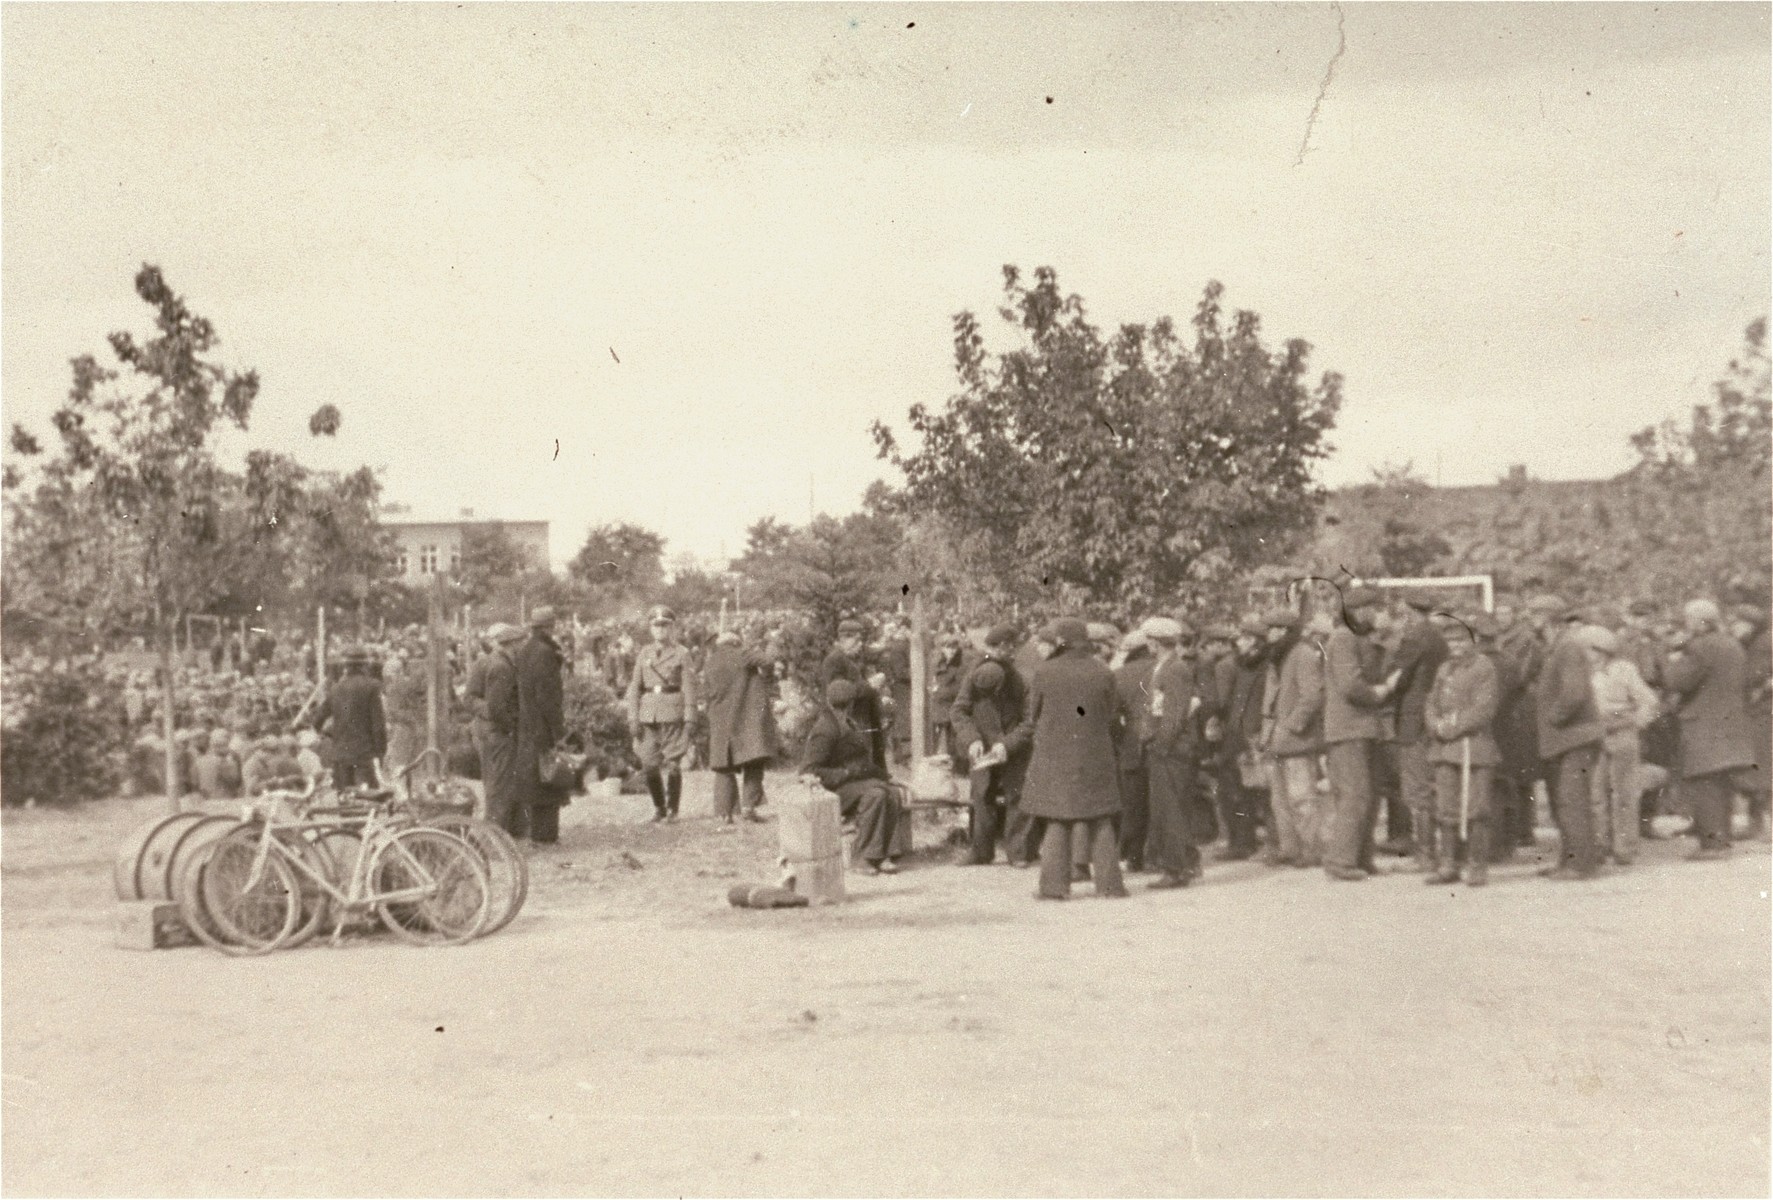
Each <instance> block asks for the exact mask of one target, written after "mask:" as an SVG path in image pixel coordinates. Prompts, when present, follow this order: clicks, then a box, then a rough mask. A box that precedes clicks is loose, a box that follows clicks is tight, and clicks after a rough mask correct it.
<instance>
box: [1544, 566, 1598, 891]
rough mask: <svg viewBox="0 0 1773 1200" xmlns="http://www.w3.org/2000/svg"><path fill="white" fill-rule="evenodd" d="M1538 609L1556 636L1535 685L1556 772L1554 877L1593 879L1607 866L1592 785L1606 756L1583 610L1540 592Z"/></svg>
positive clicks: (1553, 795)
mask: <svg viewBox="0 0 1773 1200" xmlns="http://www.w3.org/2000/svg"><path fill="white" fill-rule="evenodd" d="M1533 608H1534V610H1535V611H1536V612H1539V613H1542V614H1543V615H1544V616H1545V618H1546V619H1547V622H1548V624H1547V632H1548V634H1549V636H1550V639H1551V645H1550V649H1549V650H1548V651H1547V652H1546V655H1545V665H1544V666H1542V667H1541V668H1540V669H1539V678H1538V680H1537V682H1536V684H1535V689H1534V692H1535V694H1534V704H1535V710H1536V713H1537V716H1538V729H1539V753H1540V754H1541V755H1543V756H1544V758H1545V762H1546V770H1547V771H1548V772H1549V774H1550V775H1551V780H1550V784H1551V805H1552V814H1553V815H1554V816H1555V817H1556V818H1557V826H1558V865H1557V866H1556V867H1553V868H1551V869H1550V870H1548V871H1546V872H1545V874H1546V875H1547V876H1549V877H1550V878H1552V879H1560V880H1570V879H1588V878H1591V877H1593V876H1594V874H1595V873H1596V872H1598V871H1599V870H1600V868H1601V862H1600V845H1599V843H1598V842H1597V841H1596V840H1595V831H1594V819H1593V802H1592V789H1593V787H1594V773H1595V768H1596V766H1597V765H1598V764H1599V762H1600V749H1601V738H1602V735H1603V733H1604V730H1603V729H1602V728H1601V718H1600V713H1599V712H1598V711H1597V710H1596V709H1595V703H1594V677H1593V673H1592V672H1591V671H1590V669H1589V664H1588V652H1587V651H1586V650H1584V649H1583V647H1582V643H1581V642H1580V641H1579V640H1577V637H1576V627H1577V624H1578V623H1579V621H1580V614H1579V613H1577V612H1576V610H1575V609H1573V608H1571V607H1569V606H1568V605H1565V604H1563V603H1562V601H1559V600H1557V599H1556V598H1555V597H1552V598H1545V597H1536V598H1535V600H1534V602H1533Z"/></svg>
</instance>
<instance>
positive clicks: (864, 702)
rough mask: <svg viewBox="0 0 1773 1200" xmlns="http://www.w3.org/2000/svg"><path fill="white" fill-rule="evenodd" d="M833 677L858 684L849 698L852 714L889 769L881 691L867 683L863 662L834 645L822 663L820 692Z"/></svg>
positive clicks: (876, 755)
mask: <svg viewBox="0 0 1773 1200" xmlns="http://www.w3.org/2000/svg"><path fill="white" fill-rule="evenodd" d="M833 679H847V680H849V681H850V682H851V683H853V684H855V685H856V698H855V699H854V700H852V701H850V705H849V717H850V720H852V721H854V722H855V723H856V726H857V728H859V729H860V730H861V731H862V732H863V733H864V734H866V735H867V737H868V745H869V748H870V750H871V752H872V753H873V755H874V761H875V762H876V763H878V764H879V765H880V768H881V770H882V771H883V772H884V771H885V770H886V716H885V713H884V712H883V711H882V708H881V704H880V693H879V692H877V691H875V690H874V685H873V684H871V683H869V682H868V675H867V672H865V671H864V670H863V669H862V664H861V663H859V662H857V661H856V660H855V659H853V658H851V657H850V656H849V655H848V654H845V653H844V652H843V650H842V649H841V648H839V647H833V648H832V650H831V653H829V654H827V655H826V656H825V661H824V662H822V663H820V664H819V691H820V692H821V693H823V692H824V690H825V689H826V688H827V687H829V686H830V685H831V681H832V680H833Z"/></svg>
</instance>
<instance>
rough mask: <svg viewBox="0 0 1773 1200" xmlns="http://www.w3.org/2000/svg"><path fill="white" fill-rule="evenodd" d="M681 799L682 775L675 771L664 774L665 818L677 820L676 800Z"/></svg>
mask: <svg viewBox="0 0 1773 1200" xmlns="http://www.w3.org/2000/svg"><path fill="white" fill-rule="evenodd" d="M682 799H683V776H682V774H680V773H679V772H677V771H673V772H671V773H670V774H669V775H667V776H665V819H666V820H668V821H675V820H677V802H678V801H679V800H682Z"/></svg>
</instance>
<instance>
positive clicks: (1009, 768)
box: [949, 625, 1038, 867]
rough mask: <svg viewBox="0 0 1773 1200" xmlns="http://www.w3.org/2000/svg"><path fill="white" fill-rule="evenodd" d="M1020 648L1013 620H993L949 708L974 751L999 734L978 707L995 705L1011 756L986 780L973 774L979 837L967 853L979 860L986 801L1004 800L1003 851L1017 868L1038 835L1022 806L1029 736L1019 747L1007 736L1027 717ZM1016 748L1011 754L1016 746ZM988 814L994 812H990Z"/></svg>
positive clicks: (1001, 802) (962, 741)
mask: <svg viewBox="0 0 1773 1200" xmlns="http://www.w3.org/2000/svg"><path fill="white" fill-rule="evenodd" d="M1015 647H1016V629H1015V626H1013V625H994V626H992V627H991V629H990V630H989V631H988V632H987V633H986V634H985V657H984V658H983V659H981V660H980V661H979V662H978V663H976V664H974V665H973V666H972V667H971V668H970V669H969V670H968V671H967V673H966V676H965V677H964V678H963V679H962V680H961V682H960V688H959V690H958V691H956V692H955V695H954V705H953V707H952V708H950V709H949V719H950V720H951V721H952V722H953V724H954V733H955V739H956V740H957V741H958V742H959V743H960V745H961V746H962V747H963V748H964V749H966V750H971V748H972V744H973V743H974V742H978V743H980V744H981V746H983V748H984V749H986V750H989V749H991V747H992V745H993V744H995V741H996V739H989V740H988V739H987V736H986V735H987V733H988V732H989V731H990V727H991V724H992V723H993V722H991V721H985V723H984V725H983V726H982V724H981V722H982V720H984V718H983V714H982V713H981V712H980V711H979V710H980V708H981V707H982V706H984V705H987V704H988V705H989V706H990V707H991V709H992V713H991V716H992V717H993V718H995V722H994V723H995V725H996V726H997V728H998V729H999V730H1000V731H1001V733H1002V735H1003V737H1004V738H1005V739H1006V740H1005V742H1004V750H1005V753H1006V754H1008V758H1007V760H1006V761H1005V762H1004V763H1003V764H1002V765H1000V766H995V767H992V768H991V769H990V771H989V773H987V774H985V776H984V779H983V781H982V782H981V780H980V776H979V774H977V773H974V774H973V775H972V779H971V780H970V785H971V787H972V789H973V791H972V796H973V806H974V813H975V815H974V818H973V820H974V825H973V836H974V841H973V843H972V845H971V846H970V847H969V848H968V858H969V859H970V860H971V861H979V856H980V854H982V853H983V849H982V847H981V845H980V842H979V840H978V839H979V837H980V832H981V831H980V829H979V825H978V809H979V807H980V805H985V806H986V807H987V809H988V810H990V808H991V806H993V805H1001V806H1002V809H1003V824H1002V826H1001V830H1000V832H1001V840H1002V842H1003V855H1004V858H1005V859H1006V860H1008V862H1009V864H1010V866H1012V867H1025V866H1027V865H1028V862H1029V860H1030V859H1031V858H1033V856H1034V852H1035V838H1036V837H1037V836H1038V831H1037V830H1036V829H1035V827H1034V820H1033V818H1031V817H1030V816H1029V815H1028V814H1027V813H1026V812H1025V811H1024V810H1023V808H1022V804H1021V792H1022V781H1023V778H1024V776H1025V775H1026V774H1027V771H1028V746H1027V745H1026V741H1027V739H1026V737H1023V738H1020V739H1017V740H1016V743H1015V745H1014V746H1012V744H1011V742H1010V741H1009V740H1007V739H1008V736H1009V733H1010V731H1011V730H1015V729H1018V728H1021V727H1022V724H1023V722H1024V721H1026V720H1027V719H1028V681H1027V679H1026V678H1025V677H1024V676H1023V675H1022V673H1021V672H1020V671H1018V670H1017V669H1016V666H1015V663H1014V662H1013V661H1012V658H1011V656H1012V654H1013V652H1014V650H1015ZM986 666H995V667H996V668H997V670H996V671H995V672H986V671H984V668H985V667H986ZM1012 749H1013V750H1014V753H1010V751H1011V750H1012ZM987 815H993V816H994V815H995V812H992V811H988V814H987ZM995 854H996V851H995V850H993V851H992V852H991V854H988V855H985V857H984V859H983V861H985V862H990V861H991V859H992V857H993V856H994V855H995Z"/></svg>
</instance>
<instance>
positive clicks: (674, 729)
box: [628, 605, 696, 823]
mask: <svg viewBox="0 0 1773 1200" xmlns="http://www.w3.org/2000/svg"><path fill="white" fill-rule="evenodd" d="M649 625H650V627H651V629H652V635H653V640H652V642H651V643H649V644H648V645H646V646H644V647H642V648H641V651H640V655H639V656H638V657H637V658H636V659H635V660H634V673H633V675H632V676H630V677H629V680H628V725H629V728H631V729H633V730H634V752H635V753H636V754H637V755H639V757H640V765H641V767H642V768H643V769H644V770H645V771H646V790H647V792H648V793H649V794H650V795H651V796H652V798H653V821H654V822H655V823H656V822H659V821H675V820H676V819H677V807H678V804H679V803H680V801H681V800H682V798H683V760H684V759H685V758H686V757H688V755H689V752H690V739H689V724H688V722H689V718H690V717H691V716H693V715H694V714H695V712H696V673H695V669H694V666H693V664H692V663H691V661H690V654H689V651H688V650H686V649H684V648H683V647H682V646H681V645H679V644H678V641H677V614H676V613H674V612H672V611H671V610H670V609H668V608H666V607H664V606H663V605H660V606H658V607H656V608H654V609H653V610H652V616H651V619H650V621H649Z"/></svg>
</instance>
